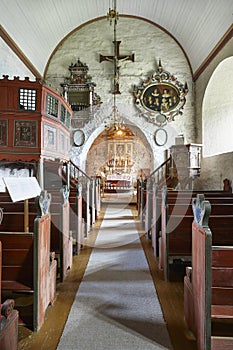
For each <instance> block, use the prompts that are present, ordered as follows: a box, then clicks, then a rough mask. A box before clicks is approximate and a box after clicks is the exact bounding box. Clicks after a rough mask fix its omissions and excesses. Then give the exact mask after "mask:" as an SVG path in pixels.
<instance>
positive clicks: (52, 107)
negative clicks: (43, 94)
mask: <svg viewBox="0 0 233 350" xmlns="http://www.w3.org/2000/svg"><path fill="white" fill-rule="evenodd" d="M46 112H47V114H49V115H52V116H53V117H56V118H57V117H58V99H57V98H55V97H54V96H52V95H50V94H48V95H47V103H46Z"/></svg>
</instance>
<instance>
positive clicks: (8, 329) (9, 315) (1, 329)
mask: <svg viewBox="0 0 233 350" xmlns="http://www.w3.org/2000/svg"><path fill="white" fill-rule="evenodd" d="M1 282H2V243H1V241H0V349H1V350H17V348H18V317H19V315H18V311H17V310H14V300H12V299H7V300H5V301H4V303H2V304H1V289H2V287H1Z"/></svg>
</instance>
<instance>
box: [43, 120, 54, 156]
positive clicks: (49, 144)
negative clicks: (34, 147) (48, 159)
mask: <svg viewBox="0 0 233 350" xmlns="http://www.w3.org/2000/svg"><path fill="white" fill-rule="evenodd" d="M44 148H45V149H48V150H51V151H56V150H57V129H56V128H55V127H54V126H51V125H49V124H44Z"/></svg>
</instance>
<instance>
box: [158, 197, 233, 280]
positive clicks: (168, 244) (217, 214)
mask: <svg viewBox="0 0 233 350" xmlns="http://www.w3.org/2000/svg"><path fill="white" fill-rule="evenodd" d="M199 196H203V198H204V195H203V194H199ZM220 202H221V200H220V199H219V202H218V203H214V204H213V215H211V217H210V227H212V226H214V227H215V234H214V241H215V242H216V244H222V242H225V243H226V244H231V242H232V244H233V237H232V235H231V228H230V227H231V225H232V226H233V204H227V203H221V204H220ZM221 206H222V207H223V208H224V209H223V208H221ZM222 213H224V214H222ZM192 221H193V214H191V206H190V204H189V203H188V202H186V203H185V204H181V203H178V204H174V203H173V202H172V204H171V203H170V202H169V200H168V199H167V192H166V191H164V195H163V198H162V205H161V235H160V238H159V266H160V268H161V269H162V270H163V271H164V279H165V280H166V281H167V280H170V281H171V280H179V279H181V280H183V277H184V274H185V268H186V266H188V265H190V261H191V253H192ZM223 227H225V230H224V232H223V231H222V228H223Z"/></svg>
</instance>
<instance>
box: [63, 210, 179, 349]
mask: <svg viewBox="0 0 233 350" xmlns="http://www.w3.org/2000/svg"><path fill="white" fill-rule="evenodd" d="M157 349H158V350H159V349H172V345H171V341H170V338H169V335H168V331H167V328H166V323H165V321H164V318H163V314H162V310H161V307H160V303H159V300H158V297H157V293H156V290H155V287H154V284H153V281H152V277H151V274H150V271H149V267H148V263H147V260H146V257H145V254H144V251H143V249H142V246H141V243H140V238H139V233H138V231H137V228H136V225H135V222H134V219H133V215H132V212H131V210H130V209H128V208H126V207H125V206H124V205H119V204H115V205H113V204H112V205H109V206H108V207H107V209H106V212H105V216H104V219H103V222H102V224H101V227H100V230H99V233H98V236H97V239H96V242H95V246H94V249H93V251H92V254H91V256H90V260H89V262H88V266H87V269H86V271H85V275H84V278H83V281H82V283H81V285H80V287H79V290H78V292H77V294H76V297H75V300H74V303H73V305H72V307H71V310H70V313H69V316H68V319H67V322H66V325H65V328H64V331H63V334H62V336H61V339H60V342H59V344H58V347H57V350H157Z"/></svg>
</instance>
